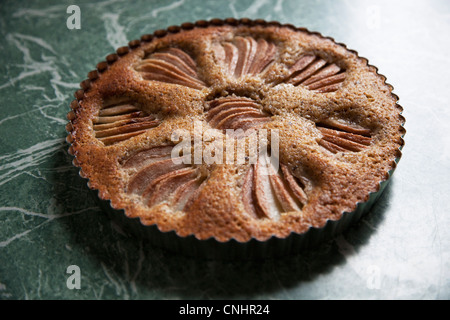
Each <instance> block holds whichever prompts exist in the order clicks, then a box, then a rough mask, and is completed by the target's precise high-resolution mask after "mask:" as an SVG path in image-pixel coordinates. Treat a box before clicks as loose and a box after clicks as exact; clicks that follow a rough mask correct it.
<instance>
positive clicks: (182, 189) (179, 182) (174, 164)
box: [122, 146, 205, 211]
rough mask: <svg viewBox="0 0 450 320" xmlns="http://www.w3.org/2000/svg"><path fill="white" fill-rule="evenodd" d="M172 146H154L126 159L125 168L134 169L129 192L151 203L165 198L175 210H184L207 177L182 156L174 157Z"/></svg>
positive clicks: (163, 200)
mask: <svg viewBox="0 0 450 320" xmlns="http://www.w3.org/2000/svg"><path fill="white" fill-rule="evenodd" d="M172 148H173V147H172V146H160V147H154V148H151V149H148V150H144V151H141V152H138V153H136V154H135V155H133V156H131V157H130V158H128V159H126V161H124V163H123V164H122V168H124V169H127V170H129V172H130V173H131V178H130V180H129V182H128V186H127V189H126V192H127V193H129V194H137V195H140V196H142V197H143V199H144V203H146V204H147V205H148V206H149V207H152V206H155V205H157V204H160V203H162V202H166V203H167V204H168V205H169V207H171V208H172V209H173V210H176V211H177V210H183V209H184V208H185V207H186V205H187V204H188V203H189V201H192V200H193V199H194V198H195V195H196V193H197V192H198V190H199V188H200V186H201V184H202V183H203V182H204V181H205V177H203V176H202V174H201V172H200V170H199V169H198V168H196V167H193V166H191V165H189V164H184V163H183V162H182V160H183V158H182V157H175V158H172V154H171V152H172Z"/></svg>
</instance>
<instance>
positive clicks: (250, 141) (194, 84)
mask: <svg viewBox="0 0 450 320" xmlns="http://www.w3.org/2000/svg"><path fill="white" fill-rule="evenodd" d="M385 80H386V79H385V77H384V76H382V75H379V74H378V72H377V69H376V68H375V67H373V66H371V65H369V64H368V61H367V60H366V59H364V58H361V57H359V56H358V54H357V53H356V52H355V51H352V50H348V49H347V48H346V46H345V45H342V44H338V43H336V42H335V41H334V40H333V39H331V38H326V37H323V36H322V35H320V34H318V33H314V32H309V31H308V30H306V29H303V28H296V27H294V26H292V25H282V24H280V23H278V22H266V21H262V20H250V19H241V20H236V19H225V20H220V19H213V20H211V21H197V22H196V23H184V24H182V25H181V26H172V27H169V28H168V29H167V30H157V31H155V32H154V33H153V34H149V35H144V36H142V37H141V39H140V40H134V41H131V42H130V43H129V45H128V46H126V47H121V48H119V49H117V52H116V53H113V54H110V55H108V56H107V57H106V61H103V62H100V63H99V64H98V65H97V68H96V70H93V71H91V72H89V74H88V79H87V80H85V81H83V82H81V89H80V90H78V91H76V93H75V98H76V99H75V100H74V101H73V102H72V103H71V109H72V111H70V112H69V113H68V119H69V121H70V122H69V123H68V125H67V128H66V129H67V131H68V132H69V133H70V134H69V135H68V138H67V141H68V143H70V144H71V146H70V148H69V153H70V154H72V155H73V156H74V160H73V163H74V165H75V166H77V167H79V168H80V175H81V176H82V177H84V178H86V179H88V186H89V188H91V189H93V190H98V195H99V197H100V198H101V199H103V200H107V201H109V202H110V206H111V207H112V208H113V209H115V210H121V211H122V212H124V213H125V216H126V219H130V220H134V221H136V220H137V221H138V222H139V223H140V225H142V227H143V228H144V229H145V228H149V229H150V228H155V226H156V228H157V229H159V230H158V232H160V233H161V234H163V233H166V232H169V231H171V233H172V234H174V235H176V236H175V237H173V238H174V239H175V238H177V239H179V240H180V241H184V239H186V238H193V239H195V241H199V240H206V239H209V240H208V241H214V242H218V243H227V242H234V243H237V245H242V246H244V245H245V243H249V242H251V241H256V242H260V243H262V242H267V241H269V240H270V239H279V240H280V241H283V240H284V239H286V238H292V237H294V236H295V235H296V236H297V238H299V239H301V241H303V240H304V239H308V235H310V234H316V235H318V234H319V235H321V234H323V232H322V231H323V230H325V229H330V228H328V227H327V226H328V225H330V224H331V225H332V227H331V229H332V230H331V231H330V230H328V231H326V232H327V233H331V234H332V233H333V232H335V231H336V230H342V229H343V228H344V227H345V226H347V225H348V224H349V223H350V222H353V221H355V220H356V219H358V218H359V217H360V216H361V214H362V213H364V212H365V211H367V209H368V208H369V207H370V205H369V204H371V202H373V201H371V199H372V198H375V197H376V196H378V195H379V194H380V192H381V190H382V187H383V186H384V184H385V183H386V182H387V181H388V180H389V177H390V174H391V173H392V171H393V170H394V168H395V167H396V162H398V160H399V159H400V157H401V152H400V150H401V148H402V146H403V143H404V142H403V139H402V137H403V135H404V134H405V130H404V128H403V123H404V118H403V117H402V116H401V112H402V108H401V107H400V106H399V105H398V104H397V100H398V97H397V96H396V95H394V94H393V93H392V90H393V88H392V86H390V85H389V84H386V82H385ZM255 146H258V147H257V148H256V147H255ZM261 150H263V151H264V152H262V151H261ZM116 214H118V215H119V214H120V213H119V211H117V213H116ZM132 218H137V219H132ZM161 231H162V232H161ZM290 236H291V237H290ZM310 240H311V239H309V240H307V241H310ZM285 241H286V240H285ZM295 241H296V240H295ZM305 241H306V240H305ZM199 242H202V241H199ZM290 242H292V241H290Z"/></svg>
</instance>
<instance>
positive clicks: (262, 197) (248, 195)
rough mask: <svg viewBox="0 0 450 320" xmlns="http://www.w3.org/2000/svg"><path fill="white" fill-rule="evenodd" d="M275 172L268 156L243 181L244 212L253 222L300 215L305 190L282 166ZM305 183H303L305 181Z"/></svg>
mask: <svg viewBox="0 0 450 320" xmlns="http://www.w3.org/2000/svg"><path fill="white" fill-rule="evenodd" d="M280 167H281V171H280V170H275V168H274V167H273V165H272V164H271V163H270V161H269V158H268V157H267V156H260V157H258V161H257V163H256V164H252V165H251V166H250V167H249V169H248V171H247V173H246V176H245V178H244V183H243V186H242V201H243V204H244V209H245V211H246V212H247V213H249V214H250V215H251V216H253V217H254V218H260V219H261V218H269V219H273V220H277V219H278V218H279V217H280V215H281V214H282V213H285V212H292V211H300V210H301V209H302V208H303V206H304V205H305V204H306V203H307V201H308V198H307V195H306V193H305V191H304V188H305V186H304V185H303V184H302V183H301V182H300V181H299V179H297V178H296V177H294V176H293V175H292V173H291V171H290V170H289V169H288V167H287V166H285V165H284V164H280ZM304 180H305V179H304Z"/></svg>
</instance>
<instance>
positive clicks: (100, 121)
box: [93, 101, 161, 146]
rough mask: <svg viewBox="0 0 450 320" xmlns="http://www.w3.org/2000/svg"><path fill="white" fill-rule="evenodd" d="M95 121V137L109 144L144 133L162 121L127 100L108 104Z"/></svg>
mask: <svg viewBox="0 0 450 320" xmlns="http://www.w3.org/2000/svg"><path fill="white" fill-rule="evenodd" d="M93 123H94V126H93V129H94V132H95V137H96V138H97V139H99V140H100V141H101V142H103V143H104V144H105V145H107V146H108V145H112V144H115V143H117V142H121V141H124V140H128V139H130V138H132V137H134V136H137V135H139V134H142V133H144V132H146V131H147V130H149V129H152V128H154V127H157V126H158V125H159V124H160V123H161V122H160V121H159V120H158V119H156V117H155V116H153V115H149V114H147V113H146V112H144V111H141V110H139V109H138V108H137V107H136V106H134V105H133V104H132V103H131V102H129V101H125V102H119V103H112V104H106V105H105V106H104V107H103V108H102V109H101V110H100V111H99V112H98V115H97V117H96V118H95V119H94V121H93Z"/></svg>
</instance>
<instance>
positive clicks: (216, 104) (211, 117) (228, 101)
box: [206, 97, 271, 132]
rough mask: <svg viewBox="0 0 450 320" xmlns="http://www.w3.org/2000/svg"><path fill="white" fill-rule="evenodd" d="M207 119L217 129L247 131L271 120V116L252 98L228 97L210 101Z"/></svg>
mask: <svg viewBox="0 0 450 320" xmlns="http://www.w3.org/2000/svg"><path fill="white" fill-rule="evenodd" d="M206 120H207V121H208V123H209V125H210V126H211V127H213V128H216V129H221V130H225V129H233V130H238V129H242V130H243V131H244V132H245V131H247V130H248V129H252V128H256V127H258V126H261V125H263V124H265V123H267V122H270V121H271V117H270V115H269V114H267V113H265V112H263V111H262V110H261V106H260V105H259V104H258V103H256V102H255V101H254V100H252V99H249V98H244V97H227V98H222V99H216V100H213V101H211V102H210V103H209V109H208V112H207V114H206Z"/></svg>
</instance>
